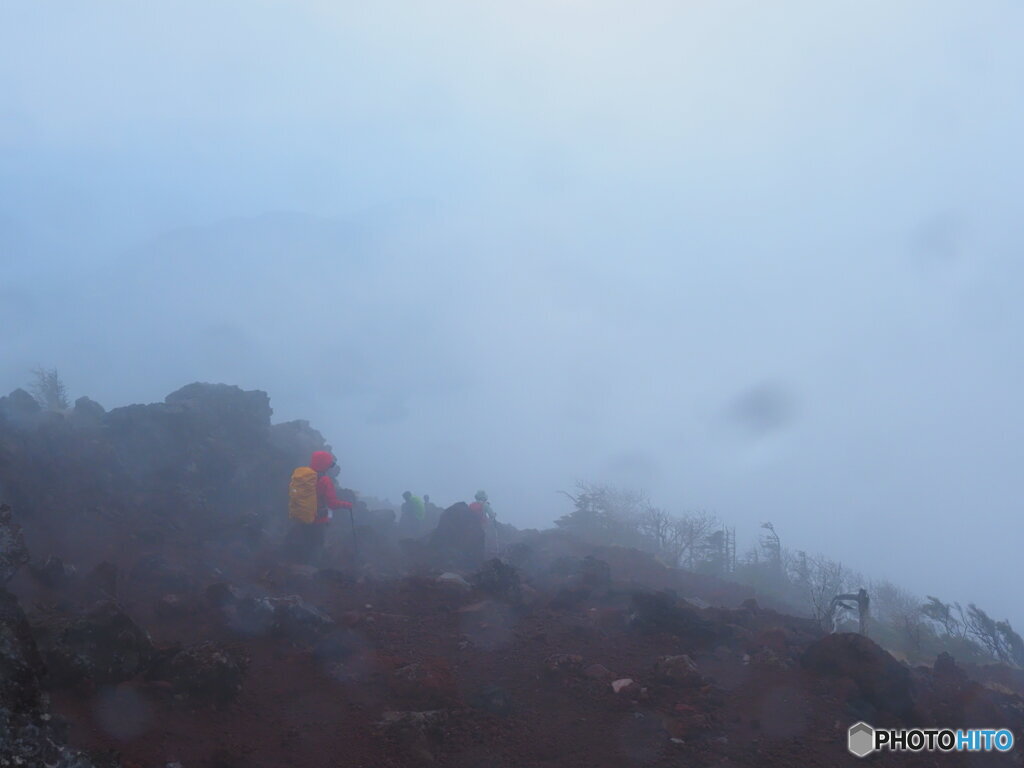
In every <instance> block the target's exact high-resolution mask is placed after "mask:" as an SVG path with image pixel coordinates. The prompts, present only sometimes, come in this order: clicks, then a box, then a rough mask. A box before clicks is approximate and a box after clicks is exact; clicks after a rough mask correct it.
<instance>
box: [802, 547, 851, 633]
mask: <svg viewBox="0 0 1024 768" xmlns="http://www.w3.org/2000/svg"><path fill="white" fill-rule="evenodd" d="M802 565H803V567H804V568H805V569H806V570H805V572H804V573H803V574H802V575H803V580H802V581H803V585H802V586H803V589H804V590H805V594H804V599H805V600H806V601H807V607H808V608H809V609H810V611H811V614H812V615H813V616H814V618H815V619H816V620H817V622H818V623H819V624H820V625H821V627H822V629H824V630H826V631H829V630H831V629H832V626H831V623H832V598H833V597H835V596H836V595H838V594H840V593H842V592H843V591H844V589H843V587H844V586H845V585H846V581H847V580H846V571H844V570H843V564H842V563H838V562H836V561H835V560H830V559H829V558H827V557H825V556H823V555H814V556H811V557H805V558H802Z"/></svg>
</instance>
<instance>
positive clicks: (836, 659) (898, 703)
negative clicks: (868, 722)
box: [801, 633, 914, 719]
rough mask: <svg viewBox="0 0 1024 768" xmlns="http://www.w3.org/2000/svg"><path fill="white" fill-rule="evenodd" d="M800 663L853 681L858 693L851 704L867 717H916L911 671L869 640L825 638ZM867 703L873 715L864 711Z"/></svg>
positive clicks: (854, 636)
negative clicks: (875, 715)
mask: <svg viewBox="0 0 1024 768" xmlns="http://www.w3.org/2000/svg"><path fill="white" fill-rule="evenodd" d="M801 664H802V666H803V668H804V669H806V670H808V671H810V672H813V673H815V674H818V675H823V676H826V677H833V678H845V679H848V680H850V681H852V682H853V683H854V684H855V686H856V691H855V692H854V693H853V695H852V696H851V698H850V699H849V702H848V703H849V704H850V705H851V706H853V707H855V708H857V709H858V711H859V712H862V713H863V714H864V715H865V716H867V715H869V714H870V715H873V714H874V713H881V714H882V715H883V716H884V715H885V714H892V715H896V716H897V717H901V718H904V719H910V718H912V717H913V715H914V700H913V684H912V681H911V676H910V670H908V669H907V668H906V667H905V666H903V665H902V664H900V663H899V662H898V661H896V659H894V658H893V657H892V656H890V655H889V654H888V653H887V652H886V651H885V650H883V649H882V648H881V647H880V646H878V645H877V644H876V643H875V642H874V641H873V640H871V639H870V638H867V637H864V636H863V635H858V634H854V633H840V634H834V635H826V636H825V637H823V638H822V639H820V640H818V641H817V642H815V643H814V644H812V645H811V646H810V647H809V648H808V649H807V651H806V652H805V653H804V656H803V658H802V659H801ZM865 703H866V704H867V705H868V706H869V707H870V708H871V710H873V712H870V711H867V710H865V708H864V706H863V705H864V704H865Z"/></svg>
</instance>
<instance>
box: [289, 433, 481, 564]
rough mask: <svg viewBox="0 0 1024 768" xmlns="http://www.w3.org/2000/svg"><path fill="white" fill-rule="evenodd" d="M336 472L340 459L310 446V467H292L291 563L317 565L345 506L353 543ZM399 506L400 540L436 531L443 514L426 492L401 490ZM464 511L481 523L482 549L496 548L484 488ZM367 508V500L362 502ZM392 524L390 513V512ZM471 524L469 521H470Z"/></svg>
mask: <svg viewBox="0 0 1024 768" xmlns="http://www.w3.org/2000/svg"><path fill="white" fill-rule="evenodd" d="M337 475H338V464H337V460H336V459H335V457H334V456H333V455H332V454H331V453H329V452H328V451H314V453H313V455H312V456H311V457H310V460H309V466H303V467H298V468H296V469H295V470H294V471H293V472H292V476H291V482H290V483H289V487H288V517H289V518H290V519H291V521H292V526H291V529H290V530H289V532H288V535H287V538H286V540H285V554H286V556H287V557H288V559H290V560H292V561H294V562H300V563H307V564H317V563H319V562H320V560H321V558H322V556H323V552H324V547H325V539H326V530H327V526H328V524H329V523H330V522H331V520H332V519H333V512H334V511H335V510H338V509H347V510H349V520H350V525H351V529H352V536H353V546H355V545H356V542H355V531H356V520H355V513H354V510H355V505H354V504H353V503H352V502H350V501H343V500H342V499H340V498H338V489H337V488H336V486H335V480H334V478H335V477H336V476H337ZM402 500H403V501H402V506H401V510H400V514H399V518H398V521H397V533H398V536H399V538H400V539H419V538H422V537H424V536H425V535H426V534H428V533H430V532H431V531H435V529H436V528H437V527H438V525H439V523H440V522H441V519H442V516H443V515H442V510H441V509H440V508H439V507H437V506H435V505H434V504H432V503H431V502H430V496H428V495H426V494H424V495H423V496H422V497H420V496H416V495H414V494H413V493H412V492H411V491H405V492H404V493H403V494H402ZM461 507H462V509H463V510H467V509H468V512H467V514H469V513H471V515H472V519H473V520H474V521H475V522H476V523H477V524H478V525H479V529H478V530H479V531H480V533H479V534H477V535H480V536H481V538H482V539H483V541H484V542H485V543H484V545H483V548H484V549H485V551H490V552H495V553H496V552H497V550H498V549H499V547H498V535H497V520H496V517H495V514H494V510H493V509H492V508H491V504H490V501H489V500H488V498H487V493H486V492H485V491H477V492H476V495H475V497H474V501H473V503H471V504H469V505H468V507H467V505H465V504H462V505H461ZM362 510H363V511H365V505H362ZM390 519H391V520H392V524H393V523H394V520H395V518H394V514H393V513H391V518H390ZM470 525H472V523H470Z"/></svg>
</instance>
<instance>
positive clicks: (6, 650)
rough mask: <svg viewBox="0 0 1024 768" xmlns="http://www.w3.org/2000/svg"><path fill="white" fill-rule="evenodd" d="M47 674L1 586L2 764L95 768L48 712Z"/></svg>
mask: <svg viewBox="0 0 1024 768" xmlns="http://www.w3.org/2000/svg"><path fill="white" fill-rule="evenodd" d="M44 674H45V668H44V667H43V662H42V659H41V658H40V656H39V653H38V651H37V649H36V644H35V641H34V640H33V639H32V632H31V629H30V627H29V624H28V621H27V620H26V619H25V615H24V613H22V611H21V608H20V607H19V606H18V602H17V600H16V599H15V598H14V596H13V595H11V594H10V593H8V592H6V591H5V590H3V589H2V588H0V766H49V767H50V768H95V763H93V761H92V760H90V759H89V757H88V756H86V755H84V754H82V753H79V752H76V751H74V750H71V749H68V747H67V746H66V745H65V744H64V736H63V734H62V733H60V732H59V730H58V728H57V727H56V725H55V721H54V720H53V718H51V716H50V713H49V712H47V711H46V698H45V696H44V695H43V693H42V689H41V687H40V679H41V678H42V677H43V675H44Z"/></svg>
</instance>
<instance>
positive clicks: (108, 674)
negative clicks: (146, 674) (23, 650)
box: [39, 601, 154, 684]
mask: <svg viewBox="0 0 1024 768" xmlns="http://www.w3.org/2000/svg"><path fill="white" fill-rule="evenodd" d="M39 636H40V640H41V645H42V648H43V656H44V658H45V659H46V663H47V666H48V667H49V669H50V672H51V674H52V675H53V678H54V680H55V681H56V682H57V683H58V684H75V683H79V682H83V681H89V682H91V683H120V682H123V681H125V680H129V679H131V678H133V677H135V676H136V675H138V674H139V673H140V672H142V671H143V670H144V669H145V668H146V667H147V666H148V665H149V663H150V661H152V659H153V656H154V648H153V642H152V640H150V637H149V634H148V633H147V632H146V631H145V630H143V629H142V628H141V627H139V625H138V624H136V623H135V622H134V621H132V619H131V617H130V616H129V615H128V614H127V613H125V612H124V610H123V609H122V608H121V606H120V605H118V604H117V603H115V602H110V601H105V602H101V603H98V604H97V605H96V606H95V607H94V608H92V610H90V611H89V612H88V613H86V614H85V615H82V616H78V617H74V618H71V619H55V620H51V621H48V622H46V623H44V624H43V625H42V626H41V627H40V628H39Z"/></svg>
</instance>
